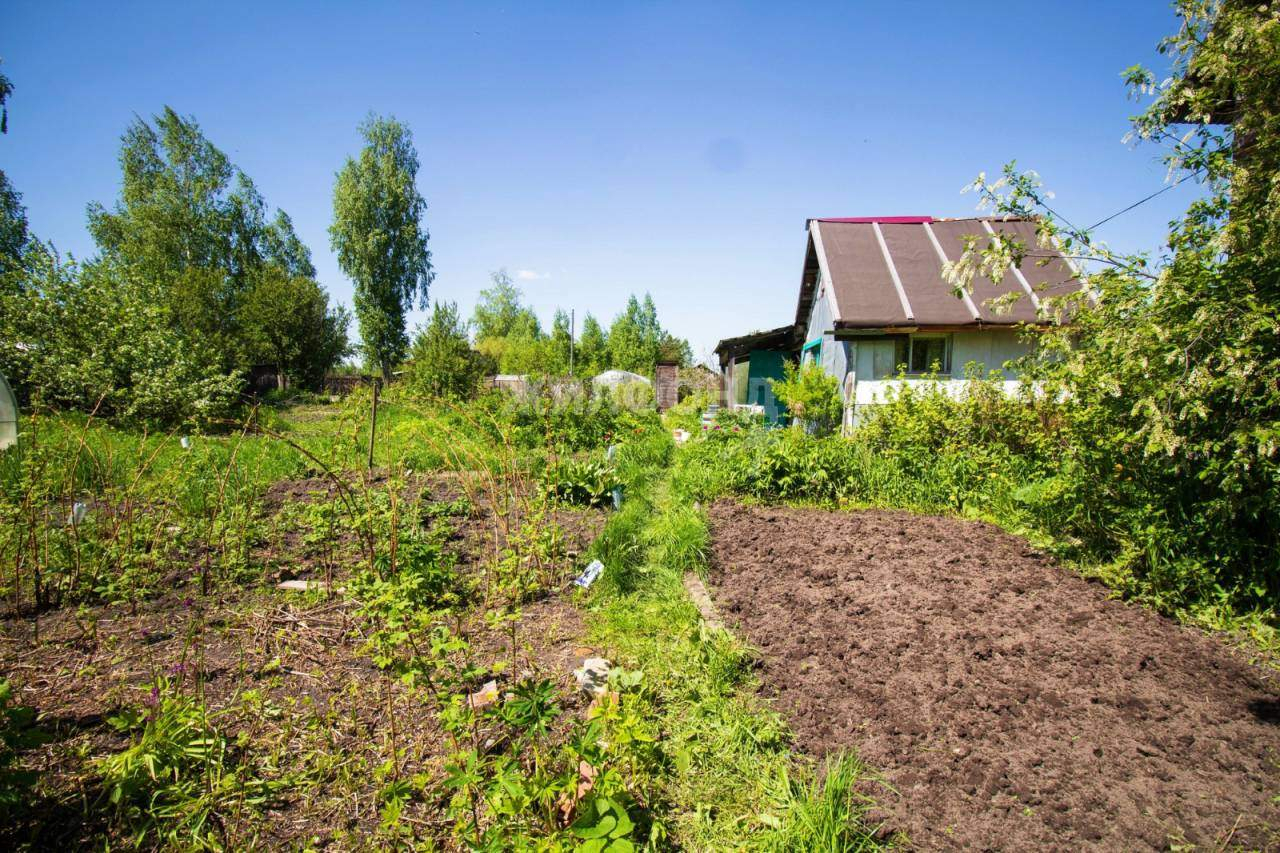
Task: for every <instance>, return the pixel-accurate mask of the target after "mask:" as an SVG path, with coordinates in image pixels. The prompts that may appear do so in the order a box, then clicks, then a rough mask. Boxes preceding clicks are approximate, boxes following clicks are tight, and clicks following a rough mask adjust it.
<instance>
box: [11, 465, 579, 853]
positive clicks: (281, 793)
mask: <svg viewBox="0 0 1280 853" xmlns="http://www.w3.org/2000/svg"><path fill="white" fill-rule="evenodd" d="M375 485H381V486H383V487H384V488H385V483H384V482H383V478H377V479H376V482H375ZM401 497H402V498H403V499H404V501H405V503H404V507H405V511H406V512H414V513H418V512H424V511H428V510H429V508H430V507H433V506H434V507H437V508H446V509H447V508H448V506H449V505H451V504H453V503H455V502H458V501H462V500H463V499H464V492H463V489H462V487H461V485H460V484H459V482H458V481H457V478H456V477H453V476H451V475H429V476H420V477H416V478H413V479H412V481H411V482H409V483H408V484H407V486H406V488H405V489H404V491H403V493H402V494H401ZM336 498H337V494H336V491H335V490H334V489H333V488H332V487H331V485H330V483H329V482H328V481H326V480H323V479H316V480H290V481H283V482H280V483H277V484H275V485H274V486H272V487H271V488H270V489H268V490H267V492H266V495H265V496H264V498H263V500H262V501H261V503H260V504H259V508H260V510H261V513H262V517H261V521H262V523H263V529H264V531H265V533H266V535H265V536H264V537H263V540H262V541H261V542H260V543H259V544H258V545H257V546H255V548H254V549H253V561H252V562H253V565H254V566H256V567H258V569H259V570H260V572H261V574H260V577H259V580H257V581H250V582H246V583H244V584H236V583H218V584H215V585H214V588H213V589H212V591H211V594H209V595H201V594H200V588H201V585H200V579H199V572H197V571H193V570H192V568H191V567H190V566H189V565H187V566H185V567H184V568H183V570H181V571H175V572H174V573H173V575H172V577H171V578H170V580H169V586H168V588H166V589H165V590H164V591H163V592H162V593H161V594H159V595H156V596H153V597H150V598H144V599H142V600H139V601H137V602H135V603H134V604H131V605H127V604H126V605H86V606H83V607H81V608H76V607H72V606H68V607H64V608H61V609H57V610H52V611H46V612H44V613H42V614H40V618H39V620H38V622H36V621H34V620H33V619H32V618H31V616H30V614H26V615H22V616H12V615H11V616H10V617H8V618H4V619H0V674H2V675H4V676H7V677H8V678H10V679H11V680H12V682H13V684H14V686H15V691H14V693H15V696H14V699H15V702H16V703H17V704H20V705H23V706H26V707H31V708H34V709H35V711H36V712H37V713H38V714H39V717H38V719H37V722H36V726H37V728H38V729H39V730H40V731H41V732H43V734H44V737H45V739H46V740H47V743H45V744H43V745H41V746H39V747H37V748H35V749H31V750H28V751H26V752H24V754H23V755H22V756H21V758H20V762H21V765H22V766H23V767H26V768H29V769H32V770H37V771H39V772H40V780H39V784H38V786H37V788H36V790H35V791H34V792H33V794H32V796H31V797H30V799H29V801H28V803H27V804H26V806H25V807H24V809H22V810H21V811H20V812H19V813H18V814H16V815H15V816H14V819H13V820H12V821H10V822H8V823H7V825H5V826H3V827H0V846H8V845H21V844H26V845H31V846H32V847H34V848H51V847H60V848H70V847H77V846H101V842H102V840H103V839H104V838H110V839H111V840H112V842H113V843H121V844H124V843H126V839H124V838H121V837H117V836H115V835H114V831H113V829H112V828H111V826H110V825H109V823H108V817H109V815H110V813H111V806H110V805H109V804H108V803H107V802H106V801H105V799H104V797H103V793H102V791H101V788H100V787H99V786H98V784H97V782H96V780H95V777H94V775H93V761H94V760H95V759H96V758H98V757H101V756H104V755H108V754H110V753H113V752H117V751H119V750H121V749H123V748H125V747H126V746H127V745H128V743H129V739H128V738H127V737H126V736H125V735H123V734H120V733H119V732H117V731H116V730H115V729H114V728H113V727H112V726H111V725H110V724H109V722H108V718H109V717H110V716H111V715H113V714H116V713H118V712H120V711H121V710H122V709H129V708H142V709H144V710H145V709H146V708H148V707H149V705H148V702H149V700H148V695H149V691H151V689H152V687H153V685H155V684H156V682H157V678H163V679H165V680H166V681H167V682H169V683H171V684H172V685H173V686H174V688H175V689H176V690H180V691H183V692H194V693H198V695H199V696H200V697H202V701H203V703H204V704H205V705H206V706H207V708H208V711H209V712H210V713H211V714H213V715H216V716H217V719H218V725H219V727H220V728H221V729H222V730H223V732H224V733H225V734H226V735H227V736H228V738H229V739H230V740H231V741H232V742H233V743H239V744H241V745H242V746H241V747H237V750H240V749H246V750H248V751H249V752H250V753H251V757H252V760H253V761H254V766H255V768H256V771H257V772H258V773H259V775H261V776H262V777H264V778H268V779H271V780H273V781H275V782H278V783H279V788H278V790H277V791H276V793H275V794H274V796H273V797H272V802H271V804H270V806H269V807H268V808H267V809H266V810H265V811H263V812H254V811H250V810H246V811H245V813H244V814H236V815H220V816H219V820H220V821H221V822H222V824H223V833H222V837H223V838H224V839H226V841H227V842H229V845H230V846H231V847H233V848H234V847H237V846H244V847H252V846H258V845H267V846H278V847H293V846H299V847H303V846H307V845H308V844H309V843H313V842H314V843H319V844H322V845H323V844H326V843H332V844H337V845H338V846H343V847H363V846H377V844H378V843H379V842H376V841H375V840H374V839H375V838H378V834H379V832H380V831H383V832H385V828H384V829H383V830H380V822H381V821H383V820H384V818H383V815H382V814H380V812H381V809H382V807H383V805H384V802H385V797H384V796H383V795H382V793H381V792H383V791H385V789H386V787H387V785H388V783H389V781H390V779H391V778H393V777H400V778H404V779H406V780H412V782H411V789H412V792H413V793H412V794H411V795H410V796H409V797H408V801H407V803H406V804H405V806H404V811H403V815H402V817H401V818H400V828H399V829H398V830H397V831H398V832H401V833H405V834H407V836H408V838H409V839H417V840H422V841H428V840H429V841H430V842H432V843H436V844H447V843H448V842H449V841H450V839H451V838H452V835H453V826H452V821H450V820H448V819H447V817H446V816H445V814H444V808H443V806H444V802H445V800H444V798H442V795H441V793H440V790H439V781H440V779H441V778H443V775H444V771H443V767H442V765H443V761H444V756H445V754H446V752H447V751H448V744H447V742H446V738H445V735H444V734H443V732H442V731H441V729H440V726H439V724H438V721H437V719H436V715H435V711H436V709H435V708H434V707H432V706H431V703H429V702H427V701H425V700H424V697H423V695H422V694H421V693H420V692H414V691H412V690H409V689H407V688H405V686H404V685H403V684H401V683H400V681H399V680H398V679H397V677H396V675H395V674H394V673H387V672H383V671H381V670H379V669H378V668H377V667H376V666H374V664H373V663H372V661H371V658H370V653H369V651H368V650H367V649H366V647H365V646H366V640H367V639H368V636H369V633H370V630H371V626H370V625H369V622H368V620H367V619H366V618H363V617H362V616H361V613H360V609H359V606H358V605H357V604H356V603H355V602H354V601H352V600H351V599H350V598H349V597H348V596H347V595H344V594H335V595H334V596H332V597H329V596H327V595H326V594H325V592H324V591H323V590H322V589H321V590H317V591H310V592H294V591H286V590H279V589H276V588H275V584H276V583H277V581H278V580H279V579H280V577H281V576H282V575H287V576H288V577H297V578H302V579H307V580H310V581H314V582H317V583H318V582H321V581H323V580H324V579H325V577H326V574H328V575H329V576H331V577H332V578H333V581H334V586H335V587H336V588H338V589H341V588H342V587H343V585H344V584H345V583H347V582H349V578H350V575H351V569H352V567H354V566H356V565H357V564H358V563H359V561H360V560H361V559H362V551H361V546H360V542H359V537H357V536H356V535H355V534H354V533H353V532H352V531H351V529H350V527H349V524H348V523H347V521H346V519H345V518H344V519H341V520H340V522H341V523H340V524H339V525H338V527H337V529H336V530H335V531H334V533H333V535H332V537H331V541H330V542H329V543H327V544H318V543H317V542H316V541H315V539H316V537H314V536H309V535H308V534H309V533H314V532H315V530H316V529H317V524H316V522H315V519H314V518H311V517H310V516H309V515H308V511H307V509H306V508H307V507H309V506H315V505H319V504H320V503H322V502H325V501H333V500H336ZM553 520H554V522H555V523H556V524H557V526H558V527H559V528H560V529H561V530H563V532H564V536H565V542H564V545H565V558H564V562H563V564H557V565H556V566H555V567H554V572H555V574H556V577H557V581H556V583H555V584H554V585H553V586H552V587H551V588H550V589H548V590H546V591H545V592H544V593H543V594H541V595H538V596H535V597H533V598H532V599H531V600H528V601H526V602H525V603H524V604H523V606H521V607H520V608H519V611H518V616H516V617H515V619H514V621H512V622H507V623H503V624H501V625H495V624H492V623H491V622H489V621H488V620H486V619H485V618H484V614H483V612H481V610H479V609H474V608H472V609H460V610H459V611H458V612H457V614H456V618H455V619H454V620H452V621H453V625H454V629H455V631H456V632H457V634H458V635H459V636H461V637H463V638H465V639H466V640H467V641H468V642H469V643H470V644H471V653H470V654H471V656H472V657H471V660H472V662H473V663H475V664H477V665H479V666H480V667H482V668H489V667H490V666H491V665H493V664H495V663H497V662H499V661H502V662H505V663H506V664H507V667H506V668H505V669H502V670H501V672H500V673H498V674H497V675H496V680H497V682H498V686H499V689H506V685H507V684H508V683H509V682H511V681H513V680H514V679H516V678H518V677H528V676H534V675H536V676H538V677H545V678H548V679H550V680H551V681H552V682H554V684H555V690H556V699H557V701H558V703H559V706H560V707H561V708H562V709H564V712H565V715H566V716H581V715H582V714H583V713H584V712H585V711H584V709H585V704H586V703H585V700H583V699H582V698H581V697H580V696H579V695H578V693H577V691H576V689H575V686H574V680H573V676H572V669H573V667H574V666H577V665H579V664H580V663H581V660H582V658H583V657H586V656H590V655H591V654H592V653H593V650H592V649H590V648H587V647H584V646H583V640H582V637H583V634H584V627H583V624H582V620H581V617H580V615H579V613H578V611H577V608H576V607H575V605H574V603H573V602H572V600H571V598H570V596H569V594H568V593H567V592H566V589H567V584H568V582H569V581H570V579H571V578H572V576H573V573H574V572H575V571H576V568H575V567H576V563H577V561H576V559H574V558H575V557H576V555H578V554H580V553H581V552H582V551H583V549H585V548H586V546H587V545H588V544H589V543H590V541H591V540H592V539H593V538H594V537H595V535H596V534H597V533H598V531H599V529H600V527H601V526H602V525H603V523H604V513H603V512H602V511H598V510H576V509H557V510H556V511H555V512H554V518H553ZM445 523H447V524H449V525H450V529H451V530H452V531H453V532H452V533H451V534H450V535H449V537H448V546H447V547H448V550H449V551H450V552H452V553H453V554H454V555H456V557H457V565H458V571H459V572H460V573H461V574H463V575H468V574H474V573H478V572H480V571H481V568H482V565H483V564H484V563H485V561H486V560H487V559H488V558H489V557H488V555H490V554H491V553H492V549H493V542H494V536H495V530H496V529H497V528H498V525H497V523H496V516H495V514H494V511H493V509H492V507H491V505H490V503H489V501H487V500H484V499H481V500H479V501H478V506H475V507H474V508H472V509H471V510H469V511H466V512H465V513H461V514H456V515H449V516H448V517H447V518H446V517H445V516H442V515H430V516H428V515H424V516H423V521H422V524H423V525H426V526H431V525H437V524H445ZM321 526H322V525H321ZM324 569H328V570H329V571H328V572H326V571H324ZM37 630H38V634H37ZM513 643H514V647H513V646H512V644H513ZM197 684H198V687H197V686H196V685H197ZM476 687H477V688H478V687H479V684H477V685H476ZM561 722H562V723H563V720H562V721H561Z"/></svg>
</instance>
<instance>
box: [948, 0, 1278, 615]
mask: <svg viewBox="0 0 1280 853" xmlns="http://www.w3.org/2000/svg"><path fill="white" fill-rule="evenodd" d="M1178 11H1179V13H1180V14H1181V17H1182V27H1181V29H1180V31H1179V32H1178V33H1177V34H1175V35H1174V36H1172V37H1170V38H1168V39H1166V40H1165V41H1164V42H1163V43H1162V44H1161V48H1160V49H1161V52H1162V53H1164V54H1166V55H1167V56H1169V57H1170V58H1171V59H1172V65H1173V71H1172V75H1171V76H1170V77H1169V78H1168V80H1167V81H1165V82H1163V83H1157V77H1156V75H1155V74H1154V73H1153V72H1151V71H1149V70H1146V69H1143V68H1141V67H1134V68H1131V69H1129V71H1128V72H1126V76H1127V78H1128V81H1129V83H1130V85H1131V86H1132V87H1133V90H1134V93H1135V95H1136V96H1138V97H1139V98H1142V97H1149V98H1151V102H1150V105H1149V107H1148V108H1147V109H1146V111H1145V112H1143V113H1142V114H1141V115H1140V116H1138V117H1137V118H1136V119H1135V121H1134V134H1135V136H1136V137H1138V138H1139V139H1141V140H1144V141H1147V142H1152V143H1156V144H1160V145H1163V146H1165V159H1166V161H1167V162H1168V164H1169V167H1170V172H1171V176H1172V177H1174V178H1175V179H1177V180H1196V181H1198V182H1199V183H1200V185H1201V188H1202V191H1203V192H1202V196H1201V197H1200V198H1198V199H1197V200H1196V201H1195V202H1193V203H1192V204H1191V206H1190V207H1189V209H1188V210H1187V212H1186V214H1185V216H1183V217H1182V219H1181V220H1179V221H1177V222H1175V223H1173V226H1172V230H1171V231H1170V233H1169V238H1168V246H1167V250H1168V251H1167V261H1164V262H1161V263H1159V264H1153V263H1152V262H1151V260H1150V259H1149V258H1148V257H1147V256H1145V255H1125V254H1121V253H1117V252H1114V251H1111V250H1109V249H1108V248H1107V247H1106V246H1105V245H1104V244H1103V243H1102V242H1101V241H1100V240H1099V239H1098V236H1097V233H1096V231H1095V230H1093V229H1089V228H1079V227H1076V226H1075V225H1073V224H1072V223H1070V222H1068V221H1066V220H1065V219H1063V218H1062V217H1060V216H1058V215H1056V214H1055V212H1054V211H1053V209H1052V208H1051V207H1050V206H1049V204H1048V198H1049V197H1048V195H1047V194H1046V193H1045V192H1044V191H1043V190H1042V189H1041V187H1040V183H1039V180H1038V179H1037V178H1036V176H1035V175H1034V173H1030V172H1020V171H1018V170H1017V169H1015V168H1014V167H1013V165H1012V164H1010V165H1009V166H1006V167H1005V171H1004V175H1003V177H1002V178H1000V179H999V180H997V181H994V182H988V181H987V180H986V179H985V178H984V177H979V179H978V180H977V181H976V182H975V184H974V187H975V189H976V190H977V191H978V192H979V194H980V195H981V196H982V200H983V203H984V204H985V205H987V206H989V207H991V208H992V209H994V210H995V212H997V213H1000V214H1005V213H1010V214H1016V215H1020V216H1034V217H1035V218H1036V221H1037V239H1036V241H1035V244H1034V245H1025V244H1023V243H1020V242H1018V241H1016V240H1012V239H1009V238H1006V237H999V236H998V237H997V238H995V239H993V240H992V241H991V242H990V243H989V244H987V245H981V244H979V243H977V242H975V243H974V244H973V245H971V246H970V247H969V249H968V251H967V252H966V253H965V255H964V257H962V258H961V259H960V260H959V261H958V262H957V263H955V264H953V265H951V266H950V268H949V270H948V273H949V275H950V276H951V278H952V280H953V281H954V282H956V283H957V284H958V285H959V286H962V287H967V286H969V284H970V282H971V281H972V280H973V278H974V277H975V276H976V275H981V274H985V273H989V272H992V271H995V270H998V269H1003V268H1004V267H1006V266H1007V264H1008V263H1009V262H1010V261H1017V260H1019V259H1021V258H1024V257H1031V258H1037V257H1043V256H1046V255H1047V253H1048V251H1047V250H1048V249H1050V248H1053V247H1059V246H1060V247H1062V249H1063V251H1065V252H1066V254H1068V255H1069V256H1073V257H1075V258H1076V259H1078V260H1081V261H1084V262H1085V263H1086V264H1087V265H1088V266H1089V268H1090V270H1091V274H1090V275H1089V277H1088V289H1087V292H1086V293H1084V294H1080V295H1077V296H1074V297H1071V298H1066V299H1057V300H1047V301H1048V303H1049V306H1050V308H1049V310H1050V312H1051V313H1055V312H1056V313H1057V315H1058V316H1059V317H1063V316H1069V317H1070V318H1071V319H1072V321H1073V322H1072V323H1071V325H1070V326H1069V327H1058V328H1056V329H1052V330H1051V331H1050V332H1049V333H1048V334H1046V335H1044V336H1043V340H1042V346H1041V348H1040V354H1041V355H1040V357H1039V358H1038V359H1037V360H1036V361H1034V362H1033V363H1031V364H1030V365H1028V368H1027V369H1028V375H1030V376H1032V377H1034V378H1036V379H1038V380H1039V381H1041V382H1042V383H1043V384H1044V389H1045V393H1046V394H1047V395H1048V396H1050V397H1051V398H1053V399H1061V400H1063V401H1065V405H1064V406H1063V407H1062V412H1061V426H1062V433H1061V441H1062V451H1061V471H1062V474H1061V476H1062V478H1063V479H1064V481H1065V482H1064V483H1063V484H1062V487H1061V488H1059V489H1057V490H1056V492H1057V494H1059V495H1060V496H1061V498H1062V500H1063V501H1064V503H1063V504H1062V505H1061V506H1060V507H1058V508H1057V513H1058V514H1059V515H1062V516H1065V517H1068V518H1076V519H1079V521H1080V525H1079V526H1078V527H1077V529H1075V530H1073V531H1069V532H1071V533H1073V534H1075V535H1079V536H1083V537H1086V538H1087V539H1088V540H1090V541H1091V542H1092V543H1094V544H1095V546H1097V547H1098V548H1099V549H1100V550H1102V551H1103V552H1110V554H1112V555H1113V556H1114V557H1115V559H1116V560H1117V566H1118V573H1117V575H1116V576H1115V578H1114V579H1115V581H1116V582H1117V583H1120V584H1121V585H1122V586H1123V587H1125V588H1127V589H1128V590H1129V591H1131V592H1134V593H1138V594H1142V595H1145V596H1149V597H1151V598H1153V599H1154V600H1156V601H1157V602H1158V603H1160V604H1161V605H1162V606H1165V607H1169V608H1174V609H1179V608H1187V607H1190V608H1193V609H1203V608H1206V607H1219V606H1220V607H1223V608H1226V609H1227V610H1241V609H1243V610H1250V609H1261V610H1263V611H1266V612H1270V613H1273V614H1274V612H1275V607H1276V604H1277V601H1280V571H1277V565H1278V564H1280V452H1278V450H1277V449H1278V448H1280V385H1278V384H1277V383H1276V382H1275V377H1276V376H1277V375H1280V320H1278V319H1277V317H1278V315H1280V204H1277V201H1278V200H1280V196H1278V195H1277V189H1276V184H1275V180H1274V176H1275V174H1277V172H1280V134H1278V131H1280V18H1277V16H1276V13H1275V10H1274V9H1273V8H1272V7H1271V6H1269V5H1266V4H1262V5H1258V4H1245V3H1236V2H1223V3H1219V2H1211V0H1182V2H1180V3H1179V4H1178ZM1224 123H1225V124H1224ZM1188 126H1189V129H1188Z"/></svg>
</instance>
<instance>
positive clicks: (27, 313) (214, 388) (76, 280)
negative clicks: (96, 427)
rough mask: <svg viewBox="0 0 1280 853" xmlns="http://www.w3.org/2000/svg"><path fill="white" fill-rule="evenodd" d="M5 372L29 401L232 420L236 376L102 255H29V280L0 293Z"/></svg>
mask: <svg viewBox="0 0 1280 853" xmlns="http://www.w3.org/2000/svg"><path fill="white" fill-rule="evenodd" d="M0 316H4V317H5V322H4V324H3V326H0V372H3V373H4V374H5V375H6V376H8V377H9V378H10V380H12V382H13V384H14V387H15V389H16V390H17V392H18V393H19V395H20V396H21V397H22V398H23V399H24V400H30V401H31V403H32V404H33V405H44V406H51V407H55V408H71V409H79V410H81V411H86V412H87V411H93V410H95V409H96V410H97V411H98V412H99V414H101V415H104V416H110V417H113V418H118V419H120V420H124V421H130V422H139V423H151V424H162V425H171V424H177V423H181V422H184V421H188V420H197V421H204V422H208V421H211V420H215V419H218V418H223V417H227V416H228V415H229V414H230V412H231V411H232V409H233V408H234V406H235V405H236V401H237V397H238V392H239V389H240V380H239V379H238V377H236V376H234V375H230V374H228V373H227V371H225V370H224V369H223V368H222V366H221V364H220V363H219V361H218V353H217V352H216V351H214V350H213V349H211V348H209V347H207V346H205V345H203V344H202V343H201V342H199V341H197V340H192V339H188V338H186V337H183V336H182V335H180V334H178V333H177V332H176V331H175V330H174V329H173V326H172V323H171V317H170V316H169V314H168V309H167V307H166V306H165V304H164V301H163V299H162V298H161V296H160V295H159V294H158V293H156V292H154V286H153V285H151V284H149V283H147V282H145V281H143V280H141V279H139V278H138V277H137V276H136V275H135V274H134V273H132V272H131V271H128V270H125V269H123V268H119V267H116V266H113V265H111V264H109V263H107V262H105V261H100V262H95V263H93V264H90V265H87V266H85V267H83V268H82V267H80V266H78V265H76V264H74V263H63V262H61V261H60V260H59V259H58V258H57V257H56V256H54V255H53V254H52V252H49V251H40V252H36V253H33V257H32V265H31V272H30V278H29V279H28V280H27V281H26V282H25V284H24V285H23V286H21V287H18V288H17V289H16V290H14V291H12V292H0Z"/></svg>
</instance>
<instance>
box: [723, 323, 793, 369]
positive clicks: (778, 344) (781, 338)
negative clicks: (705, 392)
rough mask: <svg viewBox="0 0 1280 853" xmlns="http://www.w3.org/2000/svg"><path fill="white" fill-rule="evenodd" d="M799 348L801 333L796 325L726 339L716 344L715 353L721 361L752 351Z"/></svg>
mask: <svg viewBox="0 0 1280 853" xmlns="http://www.w3.org/2000/svg"><path fill="white" fill-rule="evenodd" d="M798 346H799V332H798V331H797V329H796V327H795V326H794V325H791V326H780V327H778V328H776V329H769V330H768V331H764V332H752V333H751V334H749V335H742V336H740V337H736V338H725V339H724V340H722V341H720V342H719V343H718V344H716V348H715V353H716V355H718V356H720V359H721V361H726V360H728V359H730V358H733V357H735V356H739V355H746V354H747V353H749V352H751V351H752V350H758V349H762V350H775V349H777V350H792V349H795V348H796V347H798Z"/></svg>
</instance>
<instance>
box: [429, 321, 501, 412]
mask: <svg viewBox="0 0 1280 853" xmlns="http://www.w3.org/2000/svg"><path fill="white" fill-rule="evenodd" d="M409 358H410V364H409V369H408V377H407V381H408V384H409V387H410V388H412V389H413V390H414V391H415V392H417V393H419V394H424V395H427V396H430V397H443V398H445V399H450V400H467V399H470V398H472V397H474V396H475V394H476V391H477V390H478V389H479V387H480V381H481V380H482V379H483V378H484V377H485V375H486V374H488V373H490V372H492V371H493V370H494V369H495V368H494V365H493V363H492V361H491V360H490V359H489V358H488V357H487V356H485V355H483V354H482V353H479V352H477V351H476V350H473V349H472V348H471V343H470V341H469V340H468V337H467V323H466V321H465V320H463V319H462V318H461V317H460V316H459V315H458V306H457V303H454V302H441V301H439V300H437V301H436V303H435V305H434V307H433V308H432V311H431V320H430V321H429V322H428V323H427V324H426V325H425V326H423V327H419V329H418V335H417V337H416V338H414V341H413V347H412V349H411V350H410V353H409Z"/></svg>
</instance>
